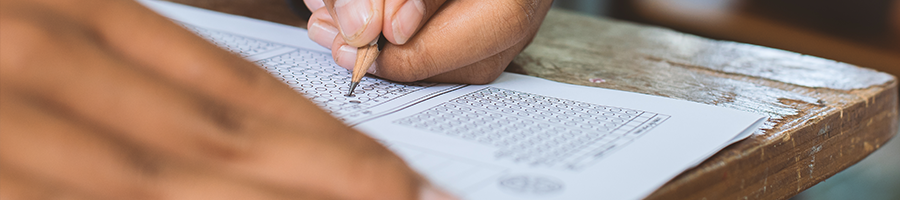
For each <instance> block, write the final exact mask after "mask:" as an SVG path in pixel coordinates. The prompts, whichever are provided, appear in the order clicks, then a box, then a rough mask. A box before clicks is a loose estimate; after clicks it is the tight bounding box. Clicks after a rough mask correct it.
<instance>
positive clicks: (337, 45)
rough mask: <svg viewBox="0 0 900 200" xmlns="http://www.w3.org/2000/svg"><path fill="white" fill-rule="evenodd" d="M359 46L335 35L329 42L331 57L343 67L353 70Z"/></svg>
mask: <svg viewBox="0 0 900 200" xmlns="http://www.w3.org/2000/svg"><path fill="white" fill-rule="evenodd" d="M358 50H359V48H357V47H354V46H350V45H349V44H347V42H345V41H344V38H343V37H335V38H334V41H332V43H331V57H333V58H334V62H335V63H336V64H337V65H338V66H340V67H343V68H344V69H347V70H351V71H352V70H353V67H354V65H356V53H357V52H358Z"/></svg>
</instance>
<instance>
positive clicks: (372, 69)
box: [366, 62, 378, 74]
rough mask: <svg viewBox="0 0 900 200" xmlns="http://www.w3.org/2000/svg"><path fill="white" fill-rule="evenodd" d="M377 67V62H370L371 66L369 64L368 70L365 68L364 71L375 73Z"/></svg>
mask: <svg viewBox="0 0 900 200" xmlns="http://www.w3.org/2000/svg"><path fill="white" fill-rule="evenodd" d="M376 69H378V62H372V66H369V70H366V73H370V74H375V72H377V70H376Z"/></svg>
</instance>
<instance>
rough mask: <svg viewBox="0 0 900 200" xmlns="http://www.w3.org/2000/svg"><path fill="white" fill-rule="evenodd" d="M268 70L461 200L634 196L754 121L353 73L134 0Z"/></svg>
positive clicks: (199, 13)
mask: <svg viewBox="0 0 900 200" xmlns="http://www.w3.org/2000/svg"><path fill="white" fill-rule="evenodd" d="M142 3H144V4H145V5H147V6H148V7H150V8H152V9H154V10H156V11H157V12H159V13H161V14H163V15H165V16H167V17H170V18H172V19H174V20H175V21H176V22H179V23H182V24H183V25H184V26H185V27H186V28H188V29H191V30H193V31H194V32H196V33H198V34H199V35H201V36H203V37H205V38H207V39H209V40H211V41H213V42H214V43H216V44H219V45H220V46H223V47H225V48H226V49H229V50H231V51H232V52H235V53H238V54H241V55H242V56H244V57H245V58H247V59H248V60H251V61H254V62H256V63H257V64H259V65H260V66H262V67H264V68H266V69H267V70H268V71H270V72H271V73H272V74H273V75H274V76H275V77H278V78H280V79H281V80H283V81H285V82H286V83H288V84H289V85H291V86H292V87H293V88H294V89H295V90H297V91H298V92H302V93H304V94H305V95H306V96H307V97H308V98H310V99H312V100H313V102H315V103H317V104H318V105H319V106H320V107H322V108H324V109H325V110H327V111H329V112H330V113H331V114H332V115H334V116H335V117H337V118H339V119H341V120H343V121H344V122H345V123H346V124H348V125H350V126H353V127H354V128H356V129H358V130H360V131H363V132H364V133H367V134H369V135H371V136H373V137H375V138H377V139H379V140H380V141H382V142H383V143H384V144H385V145H386V146H388V148H390V149H392V150H393V151H395V152H396V153H397V154H398V155H400V156H401V157H402V158H404V159H405V160H406V161H407V162H408V163H409V164H410V165H411V166H412V167H413V168H414V169H416V170H417V171H419V172H420V173H422V174H423V175H425V176H426V177H428V178H429V179H430V180H431V181H432V182H434V183H435V184H437V185H439V186H442V187H443V188H444V189H446V190H448V191H450V192H452V193H454V194H456V195H458V196H460V197H463V198H465V199H473V200H494V199H639V198H643V197H645V196H646V195H648V194H650V193H651V192H653V190H655V189H656V188H658V187H659V186H661V185H662V184H664V183H665V182H666V181H668V180H670V179H672V178H673V177H675V176H676V175H678V174H679V173H681V172H682V171H684V170H685V169H688V168H690V167H693V166H695V165H697V164H699V163H700V162H702V161H703V160H704V159H706V158H708V157H709V156H711V155H713V154H714V153H715V152H717V151H718V150H720V149H721V148H723V147H725V146H726V145H728V144H731V143H733V142H735V141H738V140H740V139H743V138H744V137H746V136H747V135H748V134H742V133H749V132H751V131H753V130H755V129H756V128H757V127H758V126H759V125H760V123H762V122H763V121H764V117H763V116H761V115H757V114H753V113H747V112H743V111H737V110H732V109H727V108H721V107H714V106H709V105H704V104H698V103H693V102H687V101H681V100H674V99H668V98H662V97H656V96H649V95H643V94H637V93H631V92H623V91H616V90H608V89H602V88H594V87H585V86H577V85H570V84H563V83H557V82H553V81H548V80H544V79H540V78H535V77H529V76H523V75H518V74H510V73H504V74H503V75H501V76H500V78H498V79H497V80H496V81H494V82H493V83H491V84H487V85H459V84H434V83H404V84H401V83H394V82H390V81H386V80H382V79H378V78H373V77H366V78H364V80H363V81H362V82H361V83H360V87H361V88H359V89H357V95H356V96H355V97H345V96H343V93H344V92H345V91H346V90H347V87H348V83H347V81H349V79H350V72H349V71H347V70H346V69H344V68H340V67H337V65H336V64H334V62H333V60H332V58H331V56H330V53H329V52H330V51H328V50H327V49H325V48H322V47H320V46H318V45H317V44H316V43H314V42H312V41H310V40H309V39H308V37H307V35H306V31H305V30H304V29H299V28H294V27H289V26H284V25H280V24H275V23H270V22H265V21H260V20H255V19H250V18H245V17H238V16H233V15H227V14H222V13H217V12H212V11H207V10H202V9H197V8H192V7H188V6H183V5H179V4H174V3H169V2H161V1H142Z"/></svg>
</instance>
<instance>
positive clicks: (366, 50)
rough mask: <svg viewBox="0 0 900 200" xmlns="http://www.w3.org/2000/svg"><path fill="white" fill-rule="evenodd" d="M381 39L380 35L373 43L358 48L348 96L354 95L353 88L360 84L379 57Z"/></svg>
mask: <svg viewBox="0 0 900 200" xmlns="http://www.w3.org/2000/svg"><path fill="white" fill-rule="evenodd" d="M379 39H380V37H379V38H376V39H375V40H372V43H369V45H366V46H362V47H359V49H358V50H357V52H356V64H354V65H353V75H352V76H351V77H350V91H347V95H346V96H353V90H354V89H356V86H359V81H361V80H362V78H363V76H366V71H368V70H369V67H371V66H372V63H374V62H375V59H376V58H378V54H379V53H380V50H378V40H379Z"/></svg>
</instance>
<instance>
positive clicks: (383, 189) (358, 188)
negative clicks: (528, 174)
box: [222, 119, 423, 199]
mask: <svg viewBox="0 0 900 200" xmlns="http://www.w3.org/2000/svg"><path fill="white" fill-rule="evenodd" d="M270 121H274V120H267V119H262V120H260V122H259V123H252V125H251V126H250V127H248V130H251V131H254V132H260V133H266V136H265V137H260V138H256V139H255V140H254V143H253V144H254V145H251V146H252V151H250V152H248V154H246V156H244V157H241V159H236V160H232V161H230V162H227V163H222V166H224V167H227V168H229V169H232V170H233V171H235V172H238V173H241V174H246V175H248V176H250V177H265V179H266V180H269V181H271V182H273V183H278V184H283V185H288V186H291V187H292V188H308V189H309V191H321V192H322V193H328V194H335V195H336V197H339V199H414V197H415V196H416V193H417V192H418V190H419V187H420V186H421V185H422V184H423V181H422V179H421V178H420V177H419V176H418V175H417V174H416V173H415V172H413V171H412V170H411V169H410V168H409V167H407V166H406V164H405V162H403V160H401V159H400V158H399V157H397V156H396V155H394V154H393V153H392V152H390V151H389V150H387V149H386V148H384V147H383V146H381V145H380V144H378V143H376V142H374V141H373V140H372V139H371V138H369V137H367V136H365V135H363V134H358V133H348V132H345V131H336V130H328V127H315V128H312V127H308V126H307V127H303V126H297V125H294V124H281V123H269V122H270ZM303 129H318V130H322V131H324V132H325V133H328V134H297V133H296V130H303Z"/></svg>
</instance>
